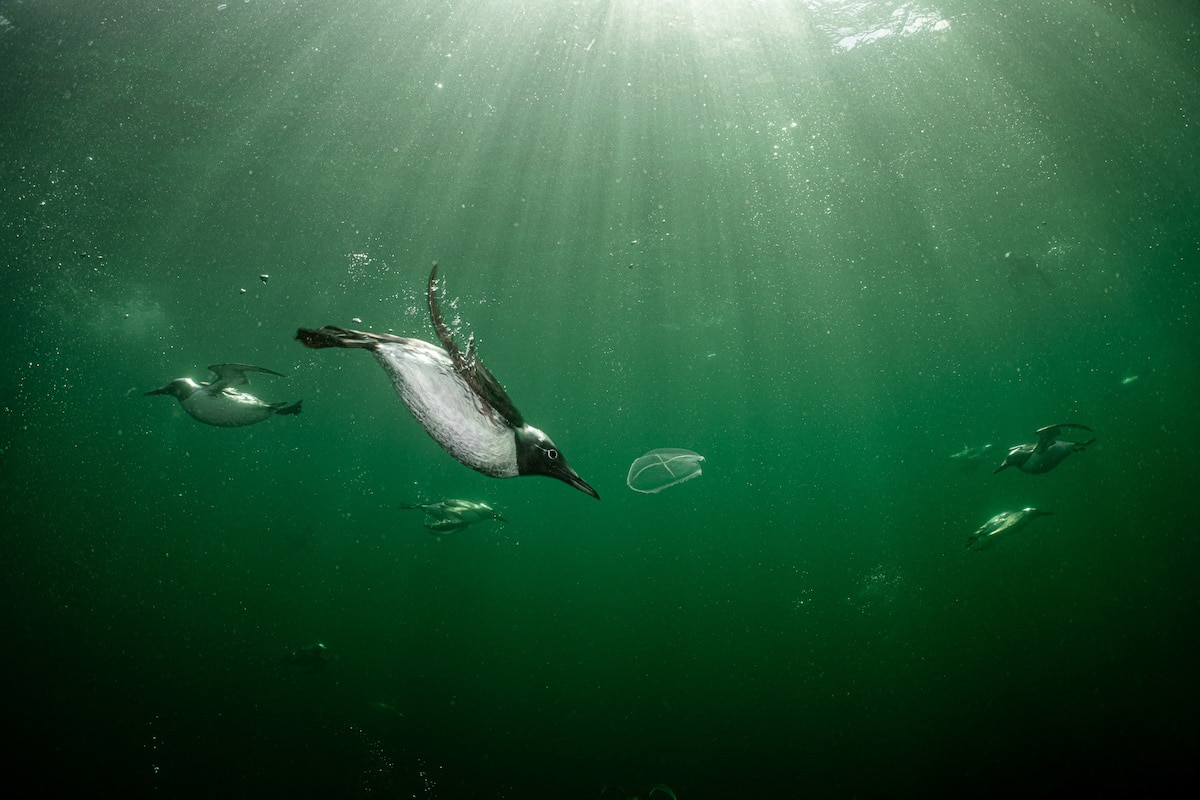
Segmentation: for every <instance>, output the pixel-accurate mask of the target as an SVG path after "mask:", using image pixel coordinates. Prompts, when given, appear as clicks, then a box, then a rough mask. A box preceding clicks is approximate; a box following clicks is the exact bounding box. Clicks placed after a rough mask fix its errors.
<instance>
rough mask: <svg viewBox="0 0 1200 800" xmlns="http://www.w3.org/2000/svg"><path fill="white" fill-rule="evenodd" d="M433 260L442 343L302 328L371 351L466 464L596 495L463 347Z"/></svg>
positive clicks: (326, 342) (322, 341)
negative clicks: (442, 301) (448, 318)
mask: <svg viewBox="0 0 1200 800" xmlns="http://www.w3.org/2000/svg"><path fill="white" fill-rule="evenodd" d="M437 284H438V281H437V264H436V263H434V265H433V270H432V271H431V272H430V273H429V286H428V295H429V314H430V317H431V318H432V320H433V328H434V330H435V331H436V332H437V335H438V339H439V340H440V341H441V347H438V346H437V345H435V344H430V343H429V342H426V341H422V340H421V339H412V338H408V337H403V336H393V335H392V334H388V333H370V332H367V331H355V330H348V329H346V328H338V327H334V326H329V325H327V326H325V327H324V328H320V329H316V330H314V329H311V328H300V329H299V330H298V331H296V338H297V339H298V340H299V341H301V342H302V343H304V344H305V345H306V346H308V347H313V348H322V347H351V348H362V349H364V350H369V351H370V352H371V354H372V355H374V356H375V360H376V361H378V362H379V365H380V366H382V367H383V370H384V372H386V373H387V375H388V377H389V378H390V379H391V381H392V386H394V387H395V389H396V393H397V394H399V395H400V399H401V400H403V401H404V405H405V406H407V407H408V410H409V412H411V413H412V415H413V417H414V418H416V420H417V422H419V423H420V424H421V427H422V428H424V429H425V431H426V432H427V433H428V434H429V435H430V436H432V437H433V439H434V441H436V442H437V443H438V444H440V445H441V446H442V448H443V449H444V450H445V451H446V452H447V453H449V454H450V455H452V456H454V457H455V458H456V459H458V461H459V462H461V463H462V464H465V465H466V466H468V467H470V468H471V469H474V470H478V471H479V472H482V473H483V474H484V475H490V476H491V477H493V478H513V477H517V476H521V475H547V476H549V477H551V478H557V479H558V480H560V481H564V482H565V483H569V484H570V485H571V486H574V487H575V488H576V489H578V490H579V491H581V492H584V493H586V494H589V495H591V496H592V497H595V498H597V499H599V497H600V496H599V495H598V494H597V493H596V490H595V489H593V488H592V487H591V486H589V485H588V484H587V482H585V481H584V480H583V479H582V478H580V477H579V475H578V474H577V473H576V472H575V470H573V469H571V467H570V466H569V465H568V464H567V459H566V458H565V457H563V454H562V451H560V450H559V449H558V447H557V446H556V445H555V444H554V442H552V441H551V440H550V437H549V436H547V435H546V434H545V433H544V432H542V431H541V430H538V429H537V428H535V427H533V426H532V425H530V424H529V423H527V422H526V421H525V419H524V417H522V416H521V412H520V411H518V410H517V407H516V406H515V405H513V402H512V400H510V399H509V397H508V393H507V392H505V391H504V388H503V387H502V386H501V385H500V382H499V381H497V380H496V379H495V378H494V377H493V376H492V373H491V372H489V371H488V369H487V367H485V366H484V365H483V362H482V361H480V360H479V357H478V355H477V354H476V353H475V348H474V344H473V342H468V345H467V351H466V352H465V353H464V352H463V351H462V350H461V349H459V347H458V344H457V343H456V342H455V341H454V337H453V335H452V334H451V332H450V328H449V327H448V326H447V325H446V323H445V321H444V320H443V318H442V311H441V307H440V305H439V303H438V298H437Z"/></svg>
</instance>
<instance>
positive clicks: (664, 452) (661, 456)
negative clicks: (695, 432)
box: [625, 447, 704, 494]
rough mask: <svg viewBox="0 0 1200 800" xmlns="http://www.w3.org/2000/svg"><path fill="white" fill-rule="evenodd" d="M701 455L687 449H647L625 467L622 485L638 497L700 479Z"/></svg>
mask: <svg viewBox="0 0 1200 800" xmlns="http://www.w3.org/2000/svg"><path fill="white" fill-rule="evenodd" d="M703 462H704V456H702V455H700V454H699V453H693V452H692V451H691V450H681V449H679V448H676V447H663V448H659V449H658V450H651V451H650V452H649V453H646V454H645V455H644V456H642V457H641V458H639V459H637V460H636V461H634V462H633V463H632V464H631V465H630V466H629V475H628V477H626V478H625V483H626V484H627V485H628V486H629V488H630V489H633V490H634V491H635V492H641V493H642V494H658V493H659V492H661V491H662V490H663V489H669V488H670V487H672V486H678V485H679V484H681V483H683V482H684V481H690V480H691V479H692V478H698V477H700V475H701V473H702V469H701V466H700V465H701V464H702V463H703Z"/></svg>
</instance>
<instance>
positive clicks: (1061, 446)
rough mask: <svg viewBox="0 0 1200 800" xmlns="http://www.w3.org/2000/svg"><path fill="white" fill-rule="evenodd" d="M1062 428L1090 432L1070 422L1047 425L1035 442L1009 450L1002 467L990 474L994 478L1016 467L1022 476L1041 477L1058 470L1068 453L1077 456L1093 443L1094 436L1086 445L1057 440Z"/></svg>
mask: <svg viewBox="0 0 1200 800" xmlns="http://www.w3.org/2000/svg"><path fill="white" fill-rule="evenodd" d="M1064 428H1071V429H1074V430H1081V431H1087V432H1088V433H1092V432H1093V431H1092V429H1091V428H1089V427H1088V426H1087V425H1076V424H1075V423H1073V422H1063V423H1060V424H1058V425H1047V426H1046V427H1045V428H1041V429H1040V430H1038V432H1037V435H1038V440H1037V441H1036V442H1029V443H1028V444H1019V445H1016V446H1015V447H1010V448H1008V455H1007V456H1005V458H1004V463H1003V464H1001V465H1000V466H998V467H996V469H995V470H993V471H992V474H993V475H995V474H996V473H997V472H999V471H1000V470H1002V469H1004V468H1006V467H1016V468H1017V469H1019V470H1021V471H1022V472H1028V473H1029V474H1031V475H1040V474H1041V473H1043V472H1049V471H1050V470H1052V469H1054V468H1055V467H1057V466H1058V465H1059V464H1061V463H1062V462H1063V459H1065V458H1066V457H1067V456H1069V455H1071V453H1078V452H1079V451H1081V450H1083V449H1085V448H1086V447H1087V446H1088V445H1090V444H1092V443H1093V442H1095V441H1096V437H1095V436H1093V437H1092V438H1091V439H1088V440H1087V441H1086V442H1076V441H1073V440H1071V439H1062V438H1059V437H1061V436H1062V435H1063V429H1064Z"/></svg>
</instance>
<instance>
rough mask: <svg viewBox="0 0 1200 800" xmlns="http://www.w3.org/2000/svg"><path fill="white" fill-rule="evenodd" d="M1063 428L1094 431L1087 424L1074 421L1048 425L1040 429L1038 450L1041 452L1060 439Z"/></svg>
mask: <svg viewBox="0 0 1200 800" xmlns="http://www.w3.org/2000/svg"><path fill="white" fill-rule="evenodd" d="M1063 428H1074V429H1076V430H1081V431H1087V432H1088V433H1093V432H1094V431H1092V429H1091V428H1089V427H1088V426H1087V425H1078V424H1076V423H1074V422H1060V423H1059V424H1057V425H1047V426H1046V427H1044V428H1039V429H1038V432H1037V435H1038V443H1037V449H1036V452H1038V453H1041V452H1042V451H1044V450H1045V449H1046V448H1047V447H1049V446H1050V445H1052V444H1054V443H1055V442H1056V441H1058V437H1059V436H1061V435H1062V432H1063Z"/></svg>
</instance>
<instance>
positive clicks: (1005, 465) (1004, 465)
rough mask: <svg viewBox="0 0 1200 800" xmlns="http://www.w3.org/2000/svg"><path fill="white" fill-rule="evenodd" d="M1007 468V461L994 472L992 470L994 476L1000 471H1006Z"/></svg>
mask: <svg viewBox="0 0 1200 800" xmlns="http://www.w3.org/2000/svg"><path fill="white" fill-rule="evenodd" d="M1007 466H1008V462H1007V461H1005V462H1004V463H1003V464H1001V465H1000V466H998V467H996V468H995V469H994V470H992V474H993V475H995V474H996V473H997V472H999V471H1000V470H1002V469H1004V468H1005V467H1007Z"/></svg>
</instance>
